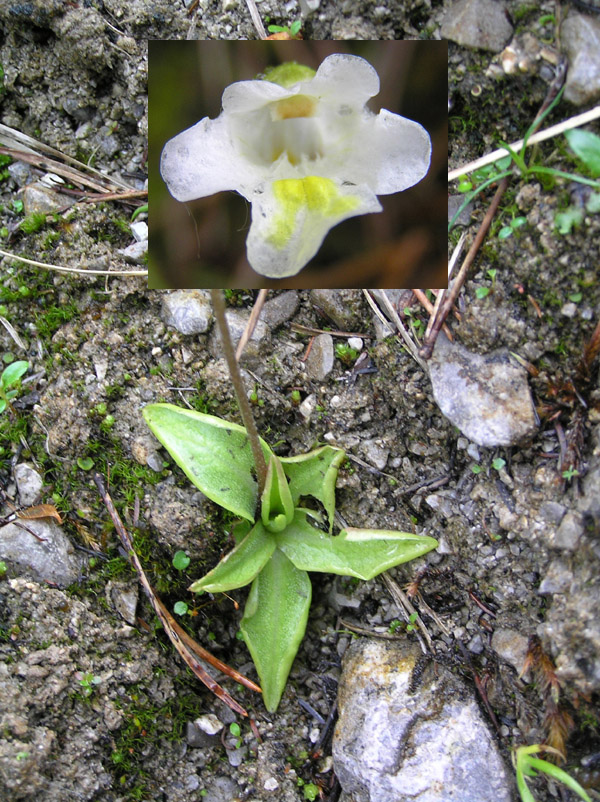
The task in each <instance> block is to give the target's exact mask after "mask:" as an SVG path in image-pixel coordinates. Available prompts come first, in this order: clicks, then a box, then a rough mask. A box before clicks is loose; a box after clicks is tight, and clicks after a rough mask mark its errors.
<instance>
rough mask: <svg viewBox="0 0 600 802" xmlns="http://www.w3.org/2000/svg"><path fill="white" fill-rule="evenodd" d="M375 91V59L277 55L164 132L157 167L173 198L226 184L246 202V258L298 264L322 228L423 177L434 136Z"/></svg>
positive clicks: (376, 206)
mask: <svg viewBox="0 0 600 802" xmlns="http://www.w3.org/2000/svg"><path fill="white" fill-rule="evenodd" d="M378 92H379V77H378V75H377V72H376V71H375V70H374V68H373V67H372V66H371V65H370V64H369V63H368V62H367V61H365V60H364V59H362V58H359V57H357V56H348V55H343V54H334V55H332V56H329V57H328V58H326V59H325V60H324V61H323V62H322V64H321V65H320V66H319V68H318V70H317V71H316V73H314V72H313V71H312V70H310V69H309V68H307V67H303V66H301V65H294V64H284V65H281V66H280V67H276V68H274V69H273V70H271V71H269V72H267V74H266V76H265V80H254V81H239V82H237V83H234V84H232V85H231V86H229V87H227V89H226V90H225V92H224V93H223V99H222V104H223V111H222V113H221V114H220V115H219V117H218V118H217V119H215V120H210V119H208V118H204V119H203V120H200V122H198V123H197V124H196V125H194V126H192V127H191V128H188V129H187V130H186V131H183V132H182V133H180V134H178V135H177V136H175V137H174V138H173V139H171V140H169V142H167V144H166V145H165V148H164V150H163V153H162V157H161V167H160V169H161V174H162V177H163V179H164V180H165V182H166V183H167V185H168V188H169V191H170V192H171V194H172V195H173V197H174V198H176V199H177V200H180V201H189V200H193V199H195V198H201V197H205V196H207V195H212V194H214V193H215V192H219V191H222V190H227V189H230V190H231V189H232V190H236V191H237V192H239V193H240V194H241V195H243V196H244V197H245V198H246V199H247V200H248V201H250V202H251V204H252V224H251V227H250V232H249V234H248V241H247V250H248V260H249V262H250V264H251V265H252V267H253V268H254V270H256V272H258V273H260V274H261V275H264V276H268V277H272V278H284V277H287V276H293V275H295V274H296V273H298V272H299V271H300V270H301V269H302V268H303V267H304V266H305V265H306V263H307V262H308V261H310V259H312V258H313V256H314V255H315V254H316V253H317V251H318V249H319V247H320V245H321V243H322V242H323V239H324V238H325V236H326V234H327V232H328V231H329V229H330V228H332V227H333V226H334V225H336V224H337V223H339V222H341V221H342V220H346V219H347V218H349V217H353V216H355V215H360V214H366V213H370V212H379V211H381V208H382V207H381V205H380V203H379V201H378V200H377V195H385V194H391V193H394V192H399V191H401V190H404V189H407V188H408V187H410V186H413V185H414V184H416V183H417V182H419V181H420V180H421V179H422V178H423V177H424V176H425V175H426V173H427V170H428V168H429V161H430V154H431V141H430V138H429V135H428V134H427V132H426V131H425V129H424V128H423V127H422V126H420V125H419V124H418V123H416V122H413V121H412V120H408V119H406V118H404V117H401V116H400V115H397V114H393V113H392V112H390V111H387V110H385V109H382V110H381V111H380V112H379V114H374V113H373V112H372V111H370V110H369V109H368V108H367V107H366V105H365V104H366V102H367V101H368V100H369V98H371V97H373V96H374V95H376V94H377V93H378Z"/></svg>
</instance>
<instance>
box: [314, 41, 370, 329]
mask: <svg viewBox="0 0 600 802" xmlns="http://www.w3.org/2000/svg"><path fill="white" fill-rule="evenodd" d="M336 38H338V37H336ZM349 38H354V37H349ZM367 38H368V37H367ZM355 298H357V296H356V290H322V289H319V290H312V291H311V293H310V301H311V304H312V305H313V306H314V307H316V309H317V311H321V312H323V313H324V314H325V316H326V317H327V318H329V320H330V321H331V322H333V323H334V324H335V325H336V326H337V327H338V329H341V330H343V331H352V330H353V329H354V327H355V326H356V325H357V323H358V320H357V317H356V315H355V314H354V312H353V311H352V302H353V301H354V299H355Z"/></svg>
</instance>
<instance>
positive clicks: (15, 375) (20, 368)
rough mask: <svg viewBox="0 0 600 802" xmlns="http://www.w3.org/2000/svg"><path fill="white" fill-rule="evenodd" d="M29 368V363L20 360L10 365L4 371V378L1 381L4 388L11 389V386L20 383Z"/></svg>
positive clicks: (0, 378)
mask: <svg viewBox="0 0 600 802" xmlns="http://www.w3.org/2000/svg"><path fill="white" fill-rule="evenodd" d="M28 367H29V362H26V361H25V360H23V359H19V360H17V361H16V362H13V363H12V364H10V365H8V367H6V368H4V370H3V371H2V376H0V381H1V382H2V386H3V387H4V388H5V389H6V388H7V387H10V386H11V384H14V383H15V382H17V381H19V379H20V378H21V376H22V375H23V374H24V373H25V372H26V370H27V368H28Z"/></svg>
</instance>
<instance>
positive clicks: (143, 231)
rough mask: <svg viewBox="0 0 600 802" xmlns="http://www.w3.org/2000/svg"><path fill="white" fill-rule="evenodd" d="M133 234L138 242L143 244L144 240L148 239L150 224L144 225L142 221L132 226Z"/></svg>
mask: <svg viewBox="0 0 600 802" xmlns="http://www.w3.org/2000/svg"><path fill="white" fill-rule="evenodd" d="M131 233H132V234H133V236H134V239H135V240H136V242H143V241H144V240H147V239H148V224H147V223H144V221H143V220H140V221H139V222H137V223H132V224H131Z"/></svg>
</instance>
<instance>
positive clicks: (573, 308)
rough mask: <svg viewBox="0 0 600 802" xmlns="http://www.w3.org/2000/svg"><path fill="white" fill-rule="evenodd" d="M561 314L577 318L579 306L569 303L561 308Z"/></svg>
mask: <svg viewBox="0 0 600 802" xmlns="http://www.w3.org/2000/svg"><path fill="white" fill-rule="evenodd" d="M560 313H561V315H562V316H563V317H575V315H576V314H577V304H574V303H573V301H569V302H568V303H566V304H564V305H563V306H562V307H561V310H560Z"/></svg>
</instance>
